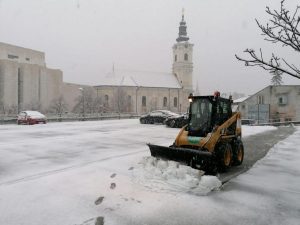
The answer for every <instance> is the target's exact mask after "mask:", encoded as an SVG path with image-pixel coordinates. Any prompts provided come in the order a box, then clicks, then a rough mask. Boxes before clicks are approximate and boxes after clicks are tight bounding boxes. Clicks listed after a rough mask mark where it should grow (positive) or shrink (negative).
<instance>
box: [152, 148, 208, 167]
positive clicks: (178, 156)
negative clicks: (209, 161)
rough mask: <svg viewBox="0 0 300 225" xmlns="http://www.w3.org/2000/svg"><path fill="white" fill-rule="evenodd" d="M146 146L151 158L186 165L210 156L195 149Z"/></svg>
mask: <svg viewBox="0 0 300 225" xmlns="http://www.w3.org/2000/svg"><path fill="white" fill-rule="evenodd" d="M147 145H148V146H149V148H150V152H151V156H153V157H156V158H161V159H166V160H173V161H177V162H182V163H185V164H188V165H189V164H190V163H191V161H192V159H195V158H204V157H211V156H212V154H211V152H206V151H201V150H196V149H190V148H180V147H175V146H170V147H165V146H159V145H152V144H147Z"/></svg>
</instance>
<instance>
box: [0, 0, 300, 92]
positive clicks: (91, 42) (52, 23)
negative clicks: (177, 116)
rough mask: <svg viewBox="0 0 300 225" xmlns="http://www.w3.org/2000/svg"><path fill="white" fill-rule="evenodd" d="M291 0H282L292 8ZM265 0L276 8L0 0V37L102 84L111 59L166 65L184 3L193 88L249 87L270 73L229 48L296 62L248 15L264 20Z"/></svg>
mask: <svg viewBox="0 0 300 225" xmlns="http://www.w3.org/2000/svg"><path fill="white" fill-rule="evenodd" d="M298 2H299V1H298V0H287V4H288V5H290V6H291V9H292V10H293V9H294V8H295V6H296V4H297V3H298ZM267 5H269V6H270V7H271V8H276V9H279V6H280V0H226V1H225V0H164V1H161V0H160V1H159V0H152V1H149V0H26V1H24V0H0V41H1V42H5V43H10V44H13V45H18V46H22V47H27V48H32V49H35V50H40V51H44V52H45V53H46V61H47V65H48V66H49V67H51V68H59V69H61V70H62V71H63V72H64V81H65V82H73V83H83V84H94V85H97V84H101V77H103V76H105V75H106V73H107V72H109V71H110V70H111V69H112V65H113V63H115V68H116V69H118V70H146V71H161V72H171V67H172V45H173V44H174V43H175V39H176V37H177V34H178V26H179V21H180V19H181V9H182V7H184V8H185V19H186V22H187V26H188V30H187V31H188V35H189V37H190V42H192V43H194V81H195V82H197V81H198V83H199V87H200V92H201V93H202V94H208V93H210V92H213V91H214V90H220V91H222V92H224V91H225V92H233V91H237V92H242V93H246V94H251V93H253V92H256V91H258V90H260V89H262V88H263V87H265V86H267V85H269V84H270V78H271V76H270V75H269V74H268V73H267V72H265V71H263V70H261V69H259V68H245V67H244V65H243V63H241V62H238V61H237V60H236V59H235V57H234V54H239V55H240V56H242V55H243V50H244V49H245V48H247V47H248V48H254V49H257V50H258V49H259V47H262V49H263V50H265V52H266V56H267V53H270V52H271V51H275V52H276V53H280V54H284V56H286V58H288V59H289V58H290V59H291V60H294V62H295V63H296V64H297V62H299V54H298V55H297V54H295V53H294V52H290V51H288V50H286V49H281V47H280V46H279V45H274V44H270V43H266V42H265V41H263V37H262V36H261V35H260V32H259V30H258V28H257V26H256V23H255V21H254V19H255V18H258V19H259V20H260V21H267V17H266V14H265V7H266V6H267ZM244 56H245V55H244ZM298 65H299V64H298ZM284 82H285V84H300V81H299V80H297V79H293V78H290V79H284Z"/></svg>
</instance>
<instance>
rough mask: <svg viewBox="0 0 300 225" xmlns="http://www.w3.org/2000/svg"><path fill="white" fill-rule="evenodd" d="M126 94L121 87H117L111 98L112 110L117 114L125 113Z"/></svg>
mask: <svg viewBox="0 0 300 225" xmlns="http://www.w3.org/2000/svg"><path fill="white" fill-rule="evenodd" d="M127 101H128V99H127V93H126V92H125V91H124V90H123V88H122V87H118V88H117V90H116V92H115V94H114V98H113V103H114V108H115V109H116V110H117V112H118V113H121V112H125V111H126V110H127V108H128V102H127Z"/></svg>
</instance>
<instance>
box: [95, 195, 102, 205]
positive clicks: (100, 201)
mask: <svg viewBox="0 0 300 225" xmlns="http://www.w3.org/2000/svg"><path fill="white" fill-rule="evenodd" d="M103 199H104V197H103V196H101V197H99V198H98V199H97V200H96V201H95V205H99V204H101V203H102V202H103Z"/></svg>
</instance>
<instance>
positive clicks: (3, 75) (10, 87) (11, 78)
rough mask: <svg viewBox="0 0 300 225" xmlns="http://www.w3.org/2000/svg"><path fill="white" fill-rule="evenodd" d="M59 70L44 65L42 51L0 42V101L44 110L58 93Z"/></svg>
mask: <svg viewBox="0 0 300 225" xmlns="http://www.w3.org/2000/svg"><path fill="white" fill-rule="evenodd" d="M62 79H63V77H62V71H60V70H56V69H49V68H47V67H46V63H45V54H44V53H43V52H39V51H35V50H31V49H26V48H22V47H17V46H13V45H9V44H5V43H1V42H0V105H1V107H2V108H3V109H6V110H12V111H16V112H18V111H21V110H24V109H40V110H42V111H43V110H46V109H47V108H48V107H49V105H50V104H51V102H52V101H53V99H55V98H58V97H59V96H60V95H62Z"/></svg>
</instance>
